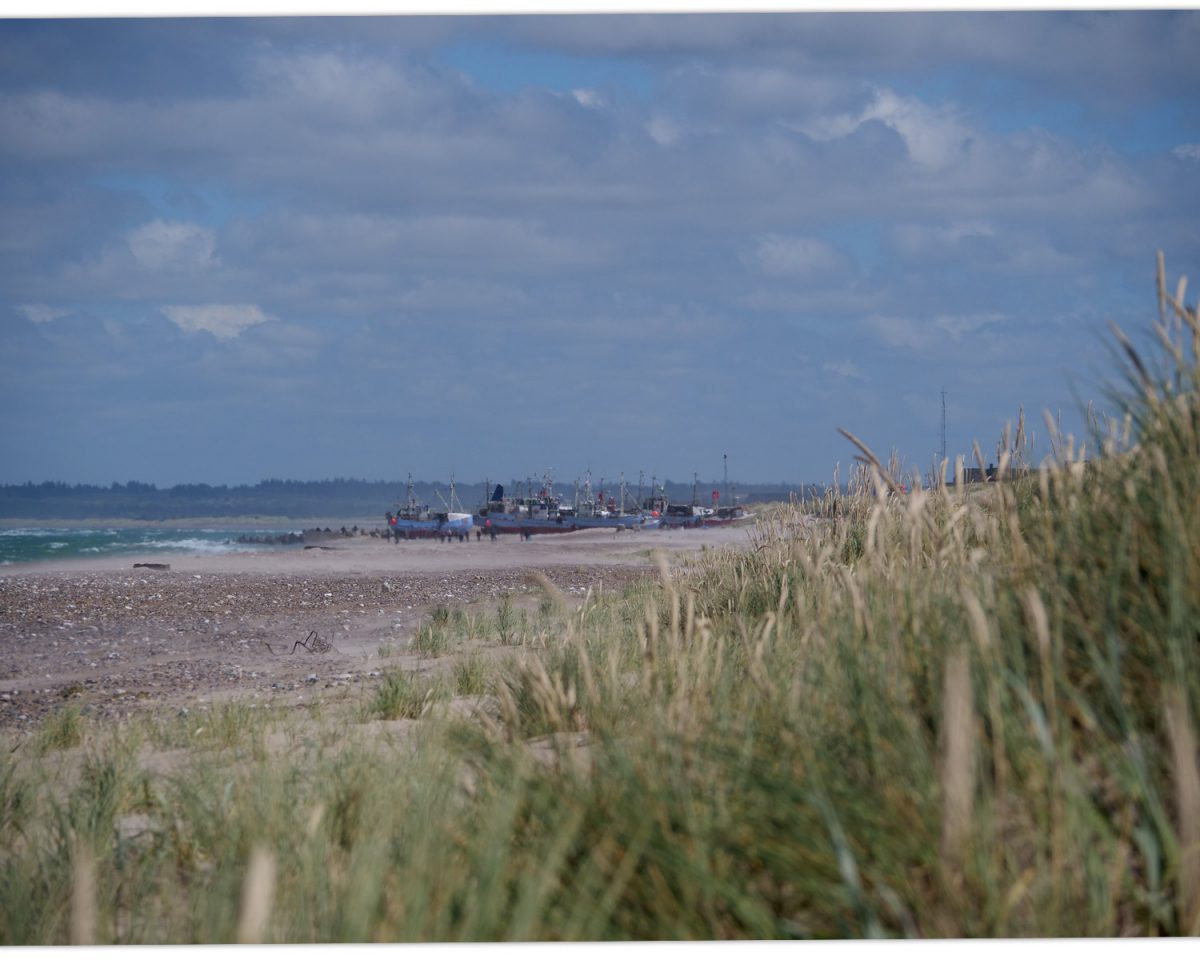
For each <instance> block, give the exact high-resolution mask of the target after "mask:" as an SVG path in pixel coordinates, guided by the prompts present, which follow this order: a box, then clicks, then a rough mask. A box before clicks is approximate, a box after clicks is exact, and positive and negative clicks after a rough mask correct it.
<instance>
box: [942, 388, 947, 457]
mask: <svg viewBox="0 0 1200 960" xmlns="http://www.w3.org/2000/svg"><path fill="white" fill-rule="evenodd" d="M942 459H943V460H945V459H946V388H945V387H942Z"/></svg>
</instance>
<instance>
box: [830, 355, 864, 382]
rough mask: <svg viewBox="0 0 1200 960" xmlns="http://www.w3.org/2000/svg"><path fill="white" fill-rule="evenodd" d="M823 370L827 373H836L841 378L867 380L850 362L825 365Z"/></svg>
mask: <svg viewBox="0 0 1200 960" xmlns="http://www.w3.org/2000/svg"><path fill="white" fill-rule="evenodd" d="M821 369H822V370H824V371H825V372H826V373H836V374H837V375H838V376H839V377H850V378H852V379H855V380H865V379H867V378H866V377H865V376H863V372H862V371H861V370H859V369H858V367H856V366H855V365H854V364H853V363H852V362H850V361H849V360H842V361H841V362H840V363H823V364H821Z"/></svg>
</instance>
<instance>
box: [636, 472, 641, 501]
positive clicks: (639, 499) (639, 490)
mask: <svg viewBox="0 0 1200 960" xmlns="http://www.w3.org/2000/svg"><path fill="white" fill-rule="evenodd" d="M637 507H638V509H639V510H641V509H642V471H641V470H639V471H638V502H637Z"/></svg>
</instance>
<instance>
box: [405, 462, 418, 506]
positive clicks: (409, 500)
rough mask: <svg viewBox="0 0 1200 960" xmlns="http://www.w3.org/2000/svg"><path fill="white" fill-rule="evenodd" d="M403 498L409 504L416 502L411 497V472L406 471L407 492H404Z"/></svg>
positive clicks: (414, 498)
mask: <svg viewBox="0 0 1200 960" xmlns="http://www.w3.org/2000/svg"><path fill="white" fill-rule="evenodd" d="M404 496H405V499H407V500H408V502H409V503H414V502H416V499H417V498H416V497H414V496H413V485H412V471H411V470H409V471H408V490H407V491H406V492H405V494H404Z"/></svg>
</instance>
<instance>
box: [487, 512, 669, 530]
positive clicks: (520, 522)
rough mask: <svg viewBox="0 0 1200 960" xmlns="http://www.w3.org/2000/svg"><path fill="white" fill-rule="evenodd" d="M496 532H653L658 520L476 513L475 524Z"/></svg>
mask: <svg viewBox="0 0 1200 960" xmlns="http://www.w3.org/2000/svg"><path fill="white" fill-rule="evenodd" d="M489 521H490V526H491V528H492V529H494V530H495V531H496V532H497V533H572V532H574V531H576V530H613V529H617V528H624V529H626V530H657V529H658V527H659V524H660V522H661V521H660V520H659V519H658V518H654V517H643V516H639V515H638V514H630V515H628V516H624V517H555V518H553V519H551V518H549V517H514V516H513V515H512V514H510V513H480V514H477V515H476V517H475V525H476V526H477V527H483V528H484V529H485V530H486V529H487V528H488V527H489Z"/></svg>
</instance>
